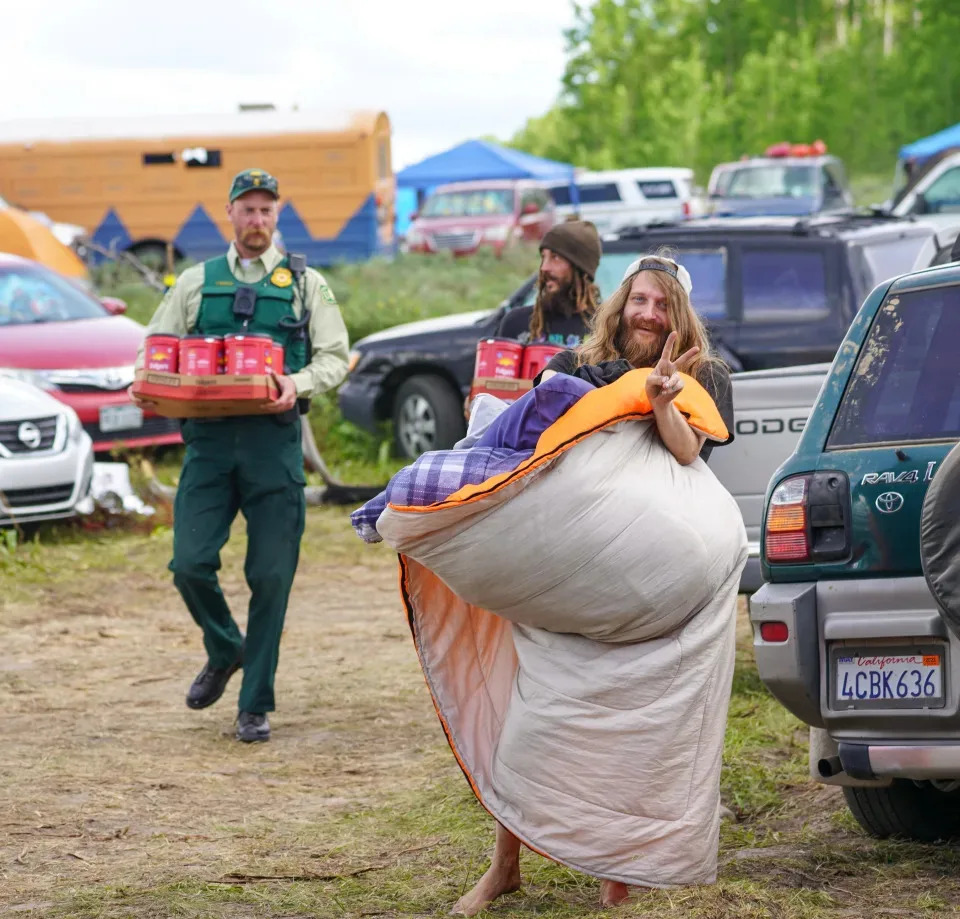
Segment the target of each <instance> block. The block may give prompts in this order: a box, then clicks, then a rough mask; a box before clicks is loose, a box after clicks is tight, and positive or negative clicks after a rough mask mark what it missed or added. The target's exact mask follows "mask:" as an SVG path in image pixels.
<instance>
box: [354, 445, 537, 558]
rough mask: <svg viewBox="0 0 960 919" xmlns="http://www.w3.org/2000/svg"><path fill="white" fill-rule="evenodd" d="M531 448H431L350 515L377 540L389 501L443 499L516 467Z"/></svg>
mask: <svg viewBox="0 0 960 919" xmlns="http://www.w3.org/2000/svg"><path fill="white" fill-rule="evenodd" d="M532 453H533V451H532V450H510V449H508V448H506V447H473V448H471V449H469V450H432V451H431V452H429V453H424V454H423V455H422V456H420V457H418V458H417V459H416V460H414V461H413V463H411V464H410V465H409V466H405V467H404V468H403V469H401V470H400V471H399V472H398V473H397V474H396V475H395V476H394V477H393V478H392V479H391V480H390V482H389V484H388V485H387V487H386V488H385V489H384V490H383V491H382V492H380V494H379V495H377V496H376V497H375V498H371V499H370V500H369V501H368V502H367V503H366V504H364V505H363V507H360V508H357V510H355V511H354V512H353V513H352V514H351V515H350V522H351V523H352V524H353V528H354V530H356V533H357V535H358V536H359V537H360V538H361V539H362V540H363V541H364V542H380V541H381V540H380V534H379V533H378V532H377V520H379V518H380V515H381V514H382V513H383V512H384V510H386V507H387V505H388V504H394V505H397V506H400V507H426V506H428V505H430V504H436V503H437V502H438V501H443V500H444V499H445V498H448V497H449V496H450V495H452V494H453V493H454V492H455V491H457V490H458V489H460V488H462V487H463V486H464V485H478V484H479V483H480V482H483V481H485V480H486V479H489V478H491V477H492V476H495V475H499V474H500V473H501V472H510V471H512V470H513V469H516V468H517V466H519V465H520V464H521V463H522V462H523V461H524V460H525V459H527V457H529V456H530V455H531V454H532Z"/></svg>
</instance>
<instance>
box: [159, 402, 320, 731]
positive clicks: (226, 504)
mask: <svg viewBox="0 0 960 919" xmlns="http://www.w3.org/2000/svg"><path fill="white" fill-rule="evenodd" d="M183 439H184V441H185V443H186V445H187V450H186V455H185V457H184V461H183V471H182V472H181V474H180V484H179V486H178V487H177V497H176V501H175V503H174V525H173V561H171V562H170V570H171V571H172V572H173V582H174V584H176V586H177V589H178V590H179V591H180V594H181V596H182V597H183V600H184V602H185V603H186V604H187V608H188V609H189V610H190V613H191V615H192V616H193V618H194V620H195V621H196V623H197V625H199V626H200V628H201V629H203V643H204V646H205V647H206V649H207V655H208V657H209V658H210V664H211V665H212V666H213V667H228V666H229V665H230V664H231V663H233V661H234V660H235V659H236V657H237V653H238V652H239V650H240V643H241V641H242V640H243V639H242V636H241V634H240V630H239V628H238V627H237V624H236V622H234V619H233V617H232V616H231V615H230V609H229V607H228V606H227V602H226V600H225V599H224V596H223V592H222V591H221V590H220V584H219V582H218V580H217V571H218V570H219V568H220V550H221V549H222V548H223V546H224V544H225V543H226V541H227V539H228V537H229V535H230V525H231V523H233V520H234V518H235V517H236V516H237V511H238V510H239V511H241V512H242V513H243V516H244V518H246V521H247V557H246V563H245V565H244V574H245V575H246V579H247V584H248V585H249V587H250V591H251V597H250V608H249V612H248V616H247V636H246V646H245V648H244V658H243V684H242V686H241V688H240V702H239V708H240V710H241V711H245V712H272V711H273V709H274V701H273V677H274V674H275V673H276V670H277V660H278V658H279V653H280V635H281V633H282V632H283V619H284V616H285V614H286V611H287V598H288V597H289V594H290V585H291V584H292V583H293V575H294V572H295V571H296V570H297V560H298V558H299V554H300V538H301V536H302V535H303V526H304V514H305V509H306V504H305V501H304V495H303V485H304V478H303V453H302V449H301V446H300V422H299V419H298V420H297V421H296V422H295V423H293V424H278V423H277V421H276V420H275V419H274V418H273V417H271V416H259V417H243V418H224V419H218V420H216V421H195V420H188V421H186V422H185V423H184V425H183Z"/></svg>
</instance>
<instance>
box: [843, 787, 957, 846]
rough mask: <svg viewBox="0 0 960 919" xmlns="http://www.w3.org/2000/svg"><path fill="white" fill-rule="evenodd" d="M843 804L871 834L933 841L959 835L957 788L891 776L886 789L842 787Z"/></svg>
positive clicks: (878, 836) (882, 836) (880, 837)
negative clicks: (952, 789) (944, 789)
mask: <svg viewBox="0 0 960 919" xmlns="http://www.w3.org/2000/svg"><path fill="white" fill-rule="evenodd" d="M843 796H844V798H846V799H847V807H849V808H850V812H851V813H852V814H853V816H854V817H855V818H856V821H857V823H859V824H860V826H862V827H863V828H864V829H865V830H866V831H867V832H868V833H869V834H870V835H871V836H876V837H877V838H879V839H886V838H887V837H888V836H902V837H904V838H906V839H916V840H918V841H919V842H936V841H937V840H946V839H952V838H955V837H957V836H960V791H940V790H939V789H937V788H934V786H933V785H931V784H930V783H929V782H914V781H911V780H910V779H894V780H893V784H892V785H890V786H888V787H887V788H858V787H850V786H847V787H844V789H843Z"/></svg>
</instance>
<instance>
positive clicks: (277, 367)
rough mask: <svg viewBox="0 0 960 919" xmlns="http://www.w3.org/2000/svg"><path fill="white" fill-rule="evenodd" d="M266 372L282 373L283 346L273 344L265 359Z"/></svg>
mask: <svg viewBox="0 0 960 919" xmlns="http://www.w3.org/2000/svg"><path fill="white" fill-rule="evenodd" d="M267 371H268V372H272V373H283V345H278V344H277V343H276V342H274V343H273V347H272V348H271V349H270V354H269V356H268V357H267Z"/></svg>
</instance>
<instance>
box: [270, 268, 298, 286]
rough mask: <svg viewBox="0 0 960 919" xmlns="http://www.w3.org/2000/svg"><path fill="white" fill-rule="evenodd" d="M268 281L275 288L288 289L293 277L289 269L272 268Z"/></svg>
mask: <svg viewBox="0 0 960 919" xmlns="http://www.w3.org/2000/svg"><path fill="white" fill-rule="evenodd" d="M270 280H271V281H272V282H273V285H274V286H275V287H289V286H290V285H291V284H292V283H293V275H292V274H290V269H289V268H274V269H273V274H272V275H270Z"/></svg>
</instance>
